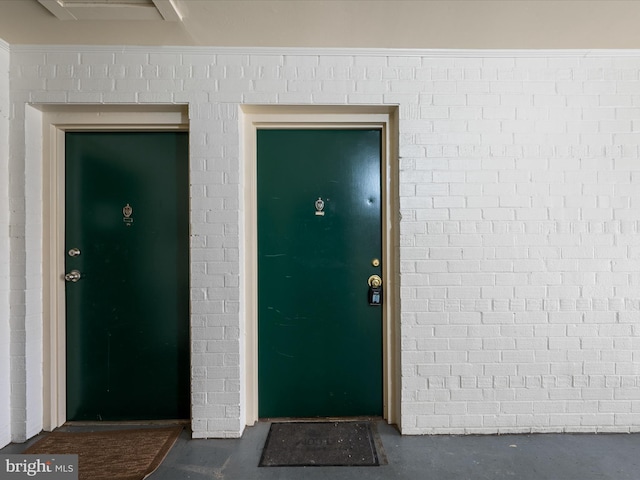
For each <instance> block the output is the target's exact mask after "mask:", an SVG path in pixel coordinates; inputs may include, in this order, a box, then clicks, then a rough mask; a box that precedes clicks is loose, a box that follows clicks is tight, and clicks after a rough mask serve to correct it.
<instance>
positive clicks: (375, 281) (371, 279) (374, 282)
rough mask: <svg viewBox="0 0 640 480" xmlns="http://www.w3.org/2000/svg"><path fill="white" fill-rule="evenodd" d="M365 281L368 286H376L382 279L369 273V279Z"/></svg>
mask: <svg viewBox="0 0 640 480" xmlns="http://www.w3.org/2000/svg"><path fill="white" fill-rule="evenodd" d="M367 283H368V284H369V286H370V287H373V288H378V287H381V286H382V279H381V278H380V276H379V275H371V276H370V277H369V280H367Z"/></svg>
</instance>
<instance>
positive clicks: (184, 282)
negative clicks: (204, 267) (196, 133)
mask: <svg viewBox="0 0 640 480" xmlns="http://www.w3.org/2000/svg"><path fill="white" fill-rule="evenodd" d="M65 144H66V186H65V189H66V200H65V205H66V207H65V208H66V212H65V215H66V223H65V224H66V227H65V243H66V245H65V258H66V262H65V263H66V277H65V278H66V280H67V283H66V305H67V319H66V339H67V345H66V351H67V359H66V360H67V361H66V363H67V380H66V383H67V391H66V399H67V419H68V420H139V419H167V418H189V404H190V398H189V397H190V395H189V231H188V229H189V223H188V218H189V208H188V198H189V197H188V189H189V180H188V133H186V132H102V133H95V132H68V133H67V134H66V139H65ZM78 277H79V278H78Z"/></svg>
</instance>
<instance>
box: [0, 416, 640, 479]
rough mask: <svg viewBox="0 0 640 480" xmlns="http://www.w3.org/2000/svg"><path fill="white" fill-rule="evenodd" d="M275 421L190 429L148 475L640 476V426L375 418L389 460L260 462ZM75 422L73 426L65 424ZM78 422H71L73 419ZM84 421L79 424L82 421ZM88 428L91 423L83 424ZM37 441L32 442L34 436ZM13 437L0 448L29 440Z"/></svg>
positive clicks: (12, 447)
mask: <svg viewBox="0 0 640 480" xmlns="http://www.w3.org/2000/svg"><path fill="white" fill-rule="evenodd" d="M269 426H270V423H269V422H260V423H258V424H256V425H255V426H253V427H249V428H247V429H246V430H245V432H244V435H243V436H242V438H239V439H209V440H192V439H191V438H190V432H188V431H187V430H185V431H183V432H182V435H181V436H180V438H179V439H178V441H177V442H176V444H175V445H174V447H173V449H172V450H171V451H170V452H169V454H168V455H167V457H166V459H165V461H164V462H163V463H162V465H161V466H160V467H159V468H158V470H156V471H155V472H154V473H153V474H152V475H151V476H150V477H148V478H149V479H150V480H182V479H190V480H205V479H207V480H211V479H224V480H253V479H264V480H276V479H277V480H298V479H301V478H304V479H305V480H315V479H331V480H347V479H361V478H366V479H367V480H376V479H380V480H383V479H384V480H392V479H424V480H485V479H486V480H503V479H516V478H517V479H518V480H574V479H575V480H596V479H597V480H607V479H611V480H638V479H639V478H640V434H535V435H467V436H454V435H438V436H401V435H400V434H399V433H398V431H397V430H396V429H395V428H394V427H392V426H389V425H387V424H386V423H385V422H383V421H379V422H378V423H377V428H378V433H379V435H380V438H381V441H382V444H383V446H384V451H385V454H386V458H387V461H388V464H387V465H382V466H378V467H258V462H259V460H260V455H261V454H262V447H263V445H264V442H265V439H266V437H267V434H268V431H269ZM65 428H70V427H65ZM72 428H73V427H72ZM76 428H79V427H76ZM84 428H86V427H84ZM29 443H31V442H29ZM27 445H28V444H24V445H15V444H12V445H9V446H7V447H5V448H4V449H2V450H0V451H1V452H2V453H19V452H21V451H22V450H23V449H25V448H26V447H27Z"/></svg>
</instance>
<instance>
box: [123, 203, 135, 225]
mask: <svg viewBox="0 0 640 480" xmlns="http://www.w3.org/2000/svg"><path fill="white" fill-rule="evenodd" d="M132 213H133V208H131V205H129V204H128V203H127V204H126V205H125V206H124V208H123V209H122V214H123V215H124V217H123V218H122V221H123V222H124V224H125V225H126V226H127V227H130V226H131V224H132V223H133V218H131V214H132Z"/></svg>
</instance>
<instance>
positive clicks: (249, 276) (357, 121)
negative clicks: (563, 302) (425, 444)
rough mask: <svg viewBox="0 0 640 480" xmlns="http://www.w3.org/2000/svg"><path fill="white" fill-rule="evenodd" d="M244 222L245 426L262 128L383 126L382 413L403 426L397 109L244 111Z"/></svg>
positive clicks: (254, 332)
mask: <svg viewBox="0 0 640 480" xmlns="http://www.w3.org/2000/svg"><path fill="white" fill-rule="evenodd" d="M240 117H241V130H242V134H243V139H242V147H243V148H244V151H243V164H242V165H243V172H242V175H243V178H244V183H243V185H244V188H245V191H244V198H243V202H244V204H243V205H242V211H243V213H244V222H243V224H242V228H243V229H244V231H242V232H241V237H242V238H243V240H244V244H243V247H244V248H242V249H241V251H242V252H243V253H242V254H241V262H242V264H241V271H242V272H243V273H244V283H243V285H242V291H241V299H240V300H241V302H240V305H241V308H242V309H243V310H242V312H241V318H242V322H243V325H242V326H241V328H242V329H243V331H244V338H245V346H244V351H245V355H244V356H245V358H244V365H245V368H244V372H243V374H242V377H243V384H244V388H245V393H246V395H245V402H246V416H245V420H246V424H247V425H253V424H254V423H255V422H256V421H257V420H258V314H257V306H258V291H257V290H258V287H257V269H258V259H257V243H258V238H257V183H256V181H257V180H256V177H257V175H256V165H257V147H256V134H257V130H258V129H259V128H287V127H289V128H329V127H332V128H345V129H346V128H361V127H368V128H380V129H381V131H382V142H383V145H382V165H383V167H382V197H383V200H382V248H383V253H382V255H383V258H382V265H383V283H384V285H385V286H386V288H385V302H384V304H383V392H384V393H383V395H384V398H383V415H384V418H385V419H386V420H387V422H389V423H392V424H397V425H398V426H400V420H401V416H400V317H399V311H400V309H399V278H400V277H399V274H398V272H399V253H398V252H399V248H398V246H399V233H398V212H399V192H398V173H397V172H398V171H399V169H398V154H397V152H398V142H397V138H398V113H397V108H396V107H395V106H280V105H273V106H266V105H265V106H252V105H244V106H242V107H241V112H240Z"/></svg>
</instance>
